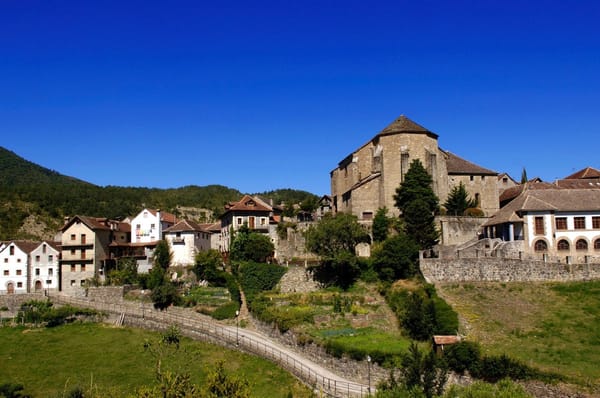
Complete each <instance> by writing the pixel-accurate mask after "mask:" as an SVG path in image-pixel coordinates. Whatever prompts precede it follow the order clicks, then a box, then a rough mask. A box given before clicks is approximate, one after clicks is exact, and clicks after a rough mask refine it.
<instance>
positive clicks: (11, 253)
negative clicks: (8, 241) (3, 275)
mask: <svg viewBox="0 0 600 398" xmlns="http://www.w3.org/2000/svg"><path fill="white" fill-rule="evenodd" d="M9 252H10V253H9V254H10V255H11V256H14V255H15V247H14V246H11V247H10V250H9Z"/></svg>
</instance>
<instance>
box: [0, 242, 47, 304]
mask: <svg viewBox="0 0 600 398" xmlns="http://www.w3.org/2000/svg"><path fill="white" fill-rule="evenodd" d="M38 244H39V242H28V241H11V242H8V243H6V245H5V246H4V248H3V249H2V251H0V294H18V293H27V292H28V291H29V284H28V275H29V272H28V271H29V259H30V253H31V252H32V251H33V250H34V249H35V248H36V247H37V245H38Z"/></svg>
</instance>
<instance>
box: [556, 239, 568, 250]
mask: <svg viewBox="0 0 600 398" xmlns="http://www.w3.org/2000/svg"><path fill="white" fill-rule="evenodd" d="M557 247H558V250H569V242H568V241H566V240H564V239H561V240H559V241H558V245H557Z"/></svg>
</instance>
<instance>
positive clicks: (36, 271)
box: [35, 268, 40, 276]
mask: <svg viewBox="0 0 600 398" xmlns="http://www.w3.org/2000/svg"><path fill="white" fill-rule="evenodd" d="M39 274H40V269H39V268H36V269H35V275H36V276H38V275H39Z"/></svg>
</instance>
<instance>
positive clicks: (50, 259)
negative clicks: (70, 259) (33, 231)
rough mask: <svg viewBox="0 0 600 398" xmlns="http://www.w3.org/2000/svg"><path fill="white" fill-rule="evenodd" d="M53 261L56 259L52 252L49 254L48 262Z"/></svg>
mask: <svg viewBox="0 0 600 398" xmlns="http://www.w3.org/2000/svg"><path fill="white" fill-rule="evenodd" d="M53 261H54V256H53V255H52V254H50V255H49V256H48V262H49V263H51V262H53Z"/></svg>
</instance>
